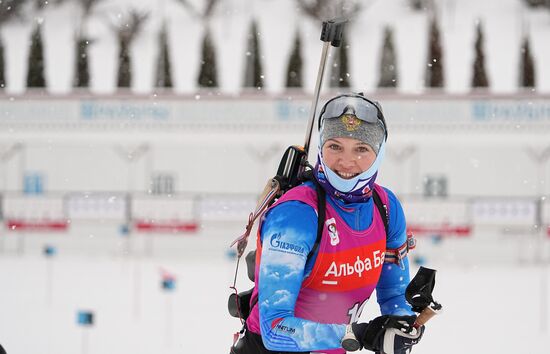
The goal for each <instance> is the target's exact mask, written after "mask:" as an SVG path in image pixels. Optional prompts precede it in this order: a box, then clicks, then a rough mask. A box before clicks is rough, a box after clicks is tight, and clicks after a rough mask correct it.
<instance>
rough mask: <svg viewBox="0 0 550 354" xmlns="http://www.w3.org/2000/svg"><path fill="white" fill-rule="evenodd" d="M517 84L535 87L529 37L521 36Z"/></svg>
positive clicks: (533, 64)
mask: <svg viewBox="0 0 550 354" xmlns="http://www.w3.org/2000/svg"><path fill="white" fill-rule="evenodd" d="M519 73H520V74H519V86H520V87H532V88H534V87H535V63H534V60H533V55H532V54H531V49H530V45H529V37H527V36H526V37H525V38H523V42H522V44H521V60H520V70H519Z"/></svg>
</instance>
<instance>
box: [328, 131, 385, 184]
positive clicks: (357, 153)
mask: <svg viewBox="0 0 550 354" xmlns="http://www.w3.org/2000/svg"><path fill="white" fill-rule="evenodd" d="M322 150H323V161H324V162H325V165H327V166H328V168H330V169H331V170H332V171H334V172H335V173H337V174H338V176H340V177H342V178H343V179H350V178H353V177H355V176H357V175H358V174H360V173H362V172H365V171H366V170H368V169H369V167H370V166H371V165H372V163H373V162H374V160H376V154H375V153H374V151H373V150H372V147H370V145H368V144H366V143H364V142H362V141H360V140H357V139H353V138H332V139H328V140H327V141H326V142H325V144H324V145H323V147H322Z"/></svg>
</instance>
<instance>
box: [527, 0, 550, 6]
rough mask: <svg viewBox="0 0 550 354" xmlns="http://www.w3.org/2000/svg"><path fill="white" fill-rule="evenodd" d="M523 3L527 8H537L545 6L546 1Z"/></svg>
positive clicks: (534, 0)
mask: <svg viewBox="0 0 550 354" xmlns="http://www.w3.org/2000/svg"><path fill="white" fill-rule="evenodd" d="M525 2H526V3H527V5H528V6H529V7H539V6H544V5H546V3H547V0H525Z"/></svg>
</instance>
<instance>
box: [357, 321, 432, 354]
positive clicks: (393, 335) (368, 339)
mask: <svg viewBox="0 0 550 354" xmlns="http://www.w3.org/2000/svg"><path fill="white" fill-rule="evenodd" d="M415 320H416V316H414V315H413V316H391V315H383V316H379V317H376V318H375V319H373V320H372V321H370V322H368V323H352V325H351V329H352V331H353V334H354V335H355V338H357V340H358V341H359V343H360V345H361V347H362V348H365V349H367V350H372V351H373V352H377V353H384V354H404V353H406V352H407V350H409V349H410V348H411V347H412V346H413V345H415V344H416V343H418V341H419V340H420V338H421V337H422V334H423V333H424V327H423V326H422V327H421V328H419V329H418V330H416V329H414V327H413V324H414V321H415Z"/></svg>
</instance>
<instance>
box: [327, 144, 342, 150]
mask: <svg viewBox="0 0 550 354" xmlns="http://www.w3.org/2000/svg"><path fill="white" fill-rule="evenodd" d="M329 149H331V150H334V151H338V150H340V146H339V145H336V144H330V145H329Z"/></svg>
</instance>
